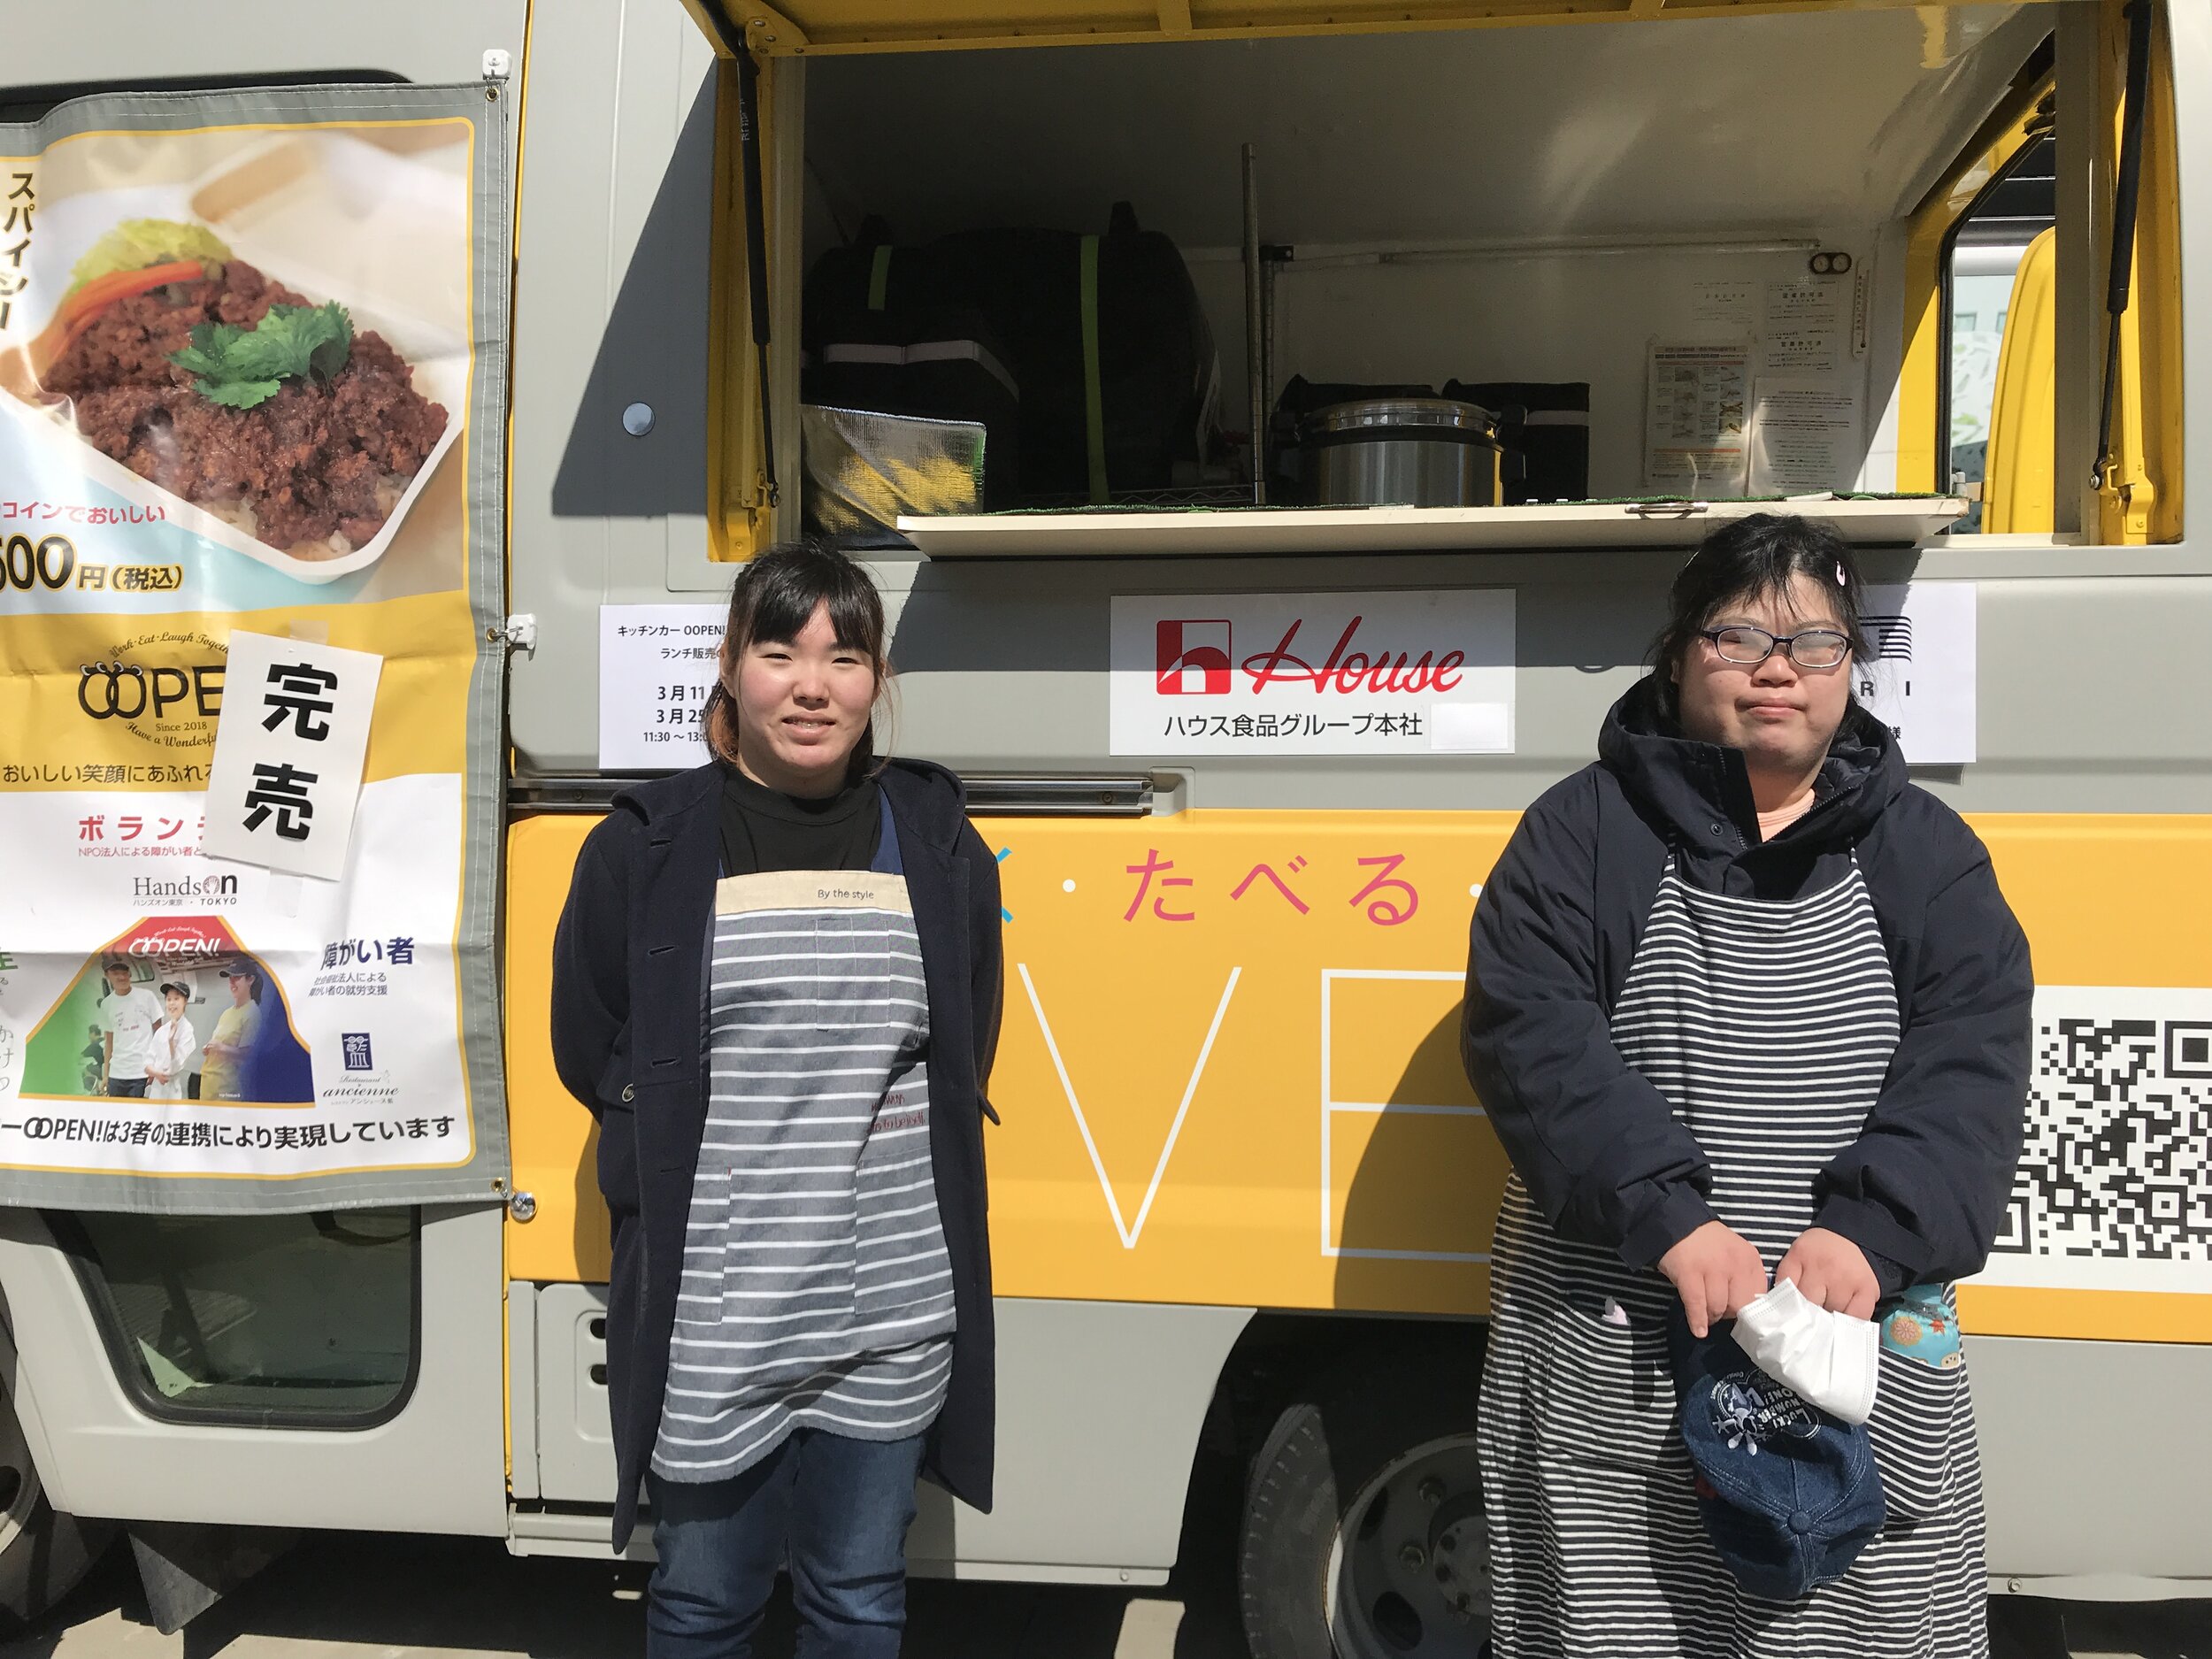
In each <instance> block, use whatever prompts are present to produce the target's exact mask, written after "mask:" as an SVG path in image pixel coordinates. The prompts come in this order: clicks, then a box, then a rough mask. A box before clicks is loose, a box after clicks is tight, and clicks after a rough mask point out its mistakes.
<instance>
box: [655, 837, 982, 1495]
mask: <svg viewBox="0 0 2212 1659" xmlns="http://www.w3.org/2000/svg"><path fill="white" fill-rule="evenodd" d="M881 848H882V850H881V851H880V852H879V855H878V856H877V858H876V864H878V866H879V868H878V869H875V870H865V871H852V870H839V871H815V870H787V871H774V872H765V873H762V874H758V875H746V876H728V877H725V878H724V879H722V881H721V882H720V883H719V884H718V886H717V887H716V890H715V914H714V926H713V933H712V937H711V941H710V952H709V955H710V971H709V972H708V974H707V977H706V1002H707V1007H706V1010H705V1012H706V1046H707V1071H708V1078H709V1087H708V1095H707V1123H706V1131H705V1134H704V1136H703V1138H702V1140H701V1141H700V1147H699V1168H698V1173H697V1175H696V1176H695V1178H694V1179H693V1184H692V1192H691V1210H690V1216H689V1220H688V1226H687V1233H686V1235H685V1240H684V1272H683V1283H682V1285H681V1286H680V1290H679V1293H678V1296H677V1303H676V1325H675V1332H674V1335H673V1338H672V1342H671V1344H670V1348H669V1367H668V1391H667V1393H666V1394H665V1395H664V1398H663V1402H662V1406H661V1426H660V1436H659V1439H658V1441H657V1444H656V1445H655V1447H654V1450H653V1472H654V1473H655V1474H657V1475H658V1476H659V1477H661V1479H664V1480H677V1481H710V1480H727V1479H733V1477H735V1476H737V1475H739V1474H741V1473H743V1472H744V1471H746V1470H747V1469H749V1468H750V1467H751V1466H752V1465H753V1464H755V1463H758V1462H759V1461H760V1460H761V1459H762V1458H764V1457H765V1456H766V1455H768V1454H769V1453H770V1452H772V1451H773V1450H774V1449H775V1448H777V1447H778V1446H779V1445H780V1444H782V1442H783V1441H784V1440H785V1439H786V1438H787V1437H788V1436H789V1434H790V1433H791V1432H792V1431H793V1430H794V1429H797V1428H818V1429H823V1430H826V1431H828V1432H831V1433H833V1434H841V1435H846V1436H848V1437H849V1438H852V1439H856V1440H903V1439H905V1438H906V1437H908V1436H910V1435H915V1434H919V1433H921V1432H923V1431H925V1430H926V1429H927V1428H928V1427H929V1425H930V1424H931V1423H932V1422H933V1421H934V1420H935V1419H936V1416H937V1412H938V1409H939V1408H940V1407H941V1406H942V1405H943V1403H944V1399H945V1386H946V1383H947V1381H948V1380H949V1379H950V1377H951V1374H952V1332H953V1292H952V1263H951V1260H950V1258H949V1256H947V1254H946V1251H945V1235H944V1229H943V1227H942V1226H941V1224H940V1222H939V1219H938V1214H937V1190H936V1181H935V1179H934V1178H933V1175H932V1173H931V1167H930V1136H929V1068H928V1061H927V1055H928V1047H929V997H928V993H927V991H926V988H925V986H924V983H923V978H922V950H921V941H920V938H919V936H918V934H917V933H916V932H915V930H914V913H913V909H912V906H911V905H910V903H909V902H908V898H907V891H906V878H905V876H904V875H903V874H902V873H901V872H900V864H899V856H898V838H897V833H896V832H895V829H894V828H893V826H892V824H891V819H890V812H889V809H888V807H886V808H885V810H884V821H883V835H882V841H881Z"/></svg>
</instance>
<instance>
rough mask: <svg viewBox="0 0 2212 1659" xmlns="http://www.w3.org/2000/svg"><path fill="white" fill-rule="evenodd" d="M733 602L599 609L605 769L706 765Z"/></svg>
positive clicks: (645, 769)
mask: <svg viewBox="0 0 2212 1659" xmlns="http://www.w3.org/2000/svg"><path fill="white" fill-rule="evenodd" d="M728 615H729V607H728V606H727V605H719V604H714V605H698V604H688V605H687V604H667V605H602V606H600V607H599V767H600V770H601V771H603V772H681V771H682V770H683V769H684V768H686V767H687V766H701V765H704V764H706V763H707V761H708V760H709V759H710V758H711V757H710V755H709V754H708V752H707V740H706V733H705V730H704V728H703V726H701V724H700V722H701V721H702V719H703V718H704V717H705V714H706V708H707V694H708V693H709V692H710V691H711V690H713V689H714V680H715V674H716V672H717V669H718V663H719V660H720V656H719V654H720V652H721V649H722V630H723V626H724V624H725V623H726V620H727V618H728Z"/></svg>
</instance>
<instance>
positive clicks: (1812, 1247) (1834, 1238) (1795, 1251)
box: [1774, 1227, 1882, 1319]
mask: <svg viewBox="0 0 2212 1659" xmlns="http://www.w3.org/2000/svg"><path fill="white" fill-rule="evenodd" d="M1774 1277H1775V1278H1776V1279H1790V1280H1792V1281H1793V1282H1794V1283H1795V1284H1796V1286H1797V1289H1798V1294H1800V1295H1801V1296H1803V1297H1804V1298H1805V1300H1806V1301H1807V1302H1814V1303H1816V1304H1817V1305H1818V1306H1820V1307H1823V1308H1825V1309H1827V1310H1828V1311H1829V1312H1831V1313H1847V1314H1849V1315H1850V1316H1851V1317H1853V1318H1854V1319H1870V1318H1872V1317H1874V1304H1875V1303H1876V1302H1879V1301H1881V1299H1882V1286H1881V1281H1880V1280H1878V1279H1876V1278H1875V1277H1874V1269H1873V1267H1872V1266H1871V1265H1870V1263H1868V1261H1867V1259H1866V1252H1865V1251H1863V1250H1862V1249H1860V1248H1859V1247H1858V1246H1857V1245H1855V1244H1854V1243H1852V1242H1851V1240H1848V1239H1847V1238H1845V1237H1844V1236H1843V1234H1841V1233H1831V1232H1830V1231H1829V1230H1828V1229H1827V1228H1825V1227H1808V1228H1806V1229H1805V1231H1804V1232H1802V1233H1799V1234H1798V1235H1797V1242H1796V1243H1795V1244H1793V1245H1791V1246H1790V1248H1789V1250H1788V1253H1787V1254H1786V1255H1785V1256H1783V1257H1782V1259H1781V1261H1780V1262H1779V1263H1778V1264H1777V1265H1776V1267H1775V1270H1774Z"/></svg>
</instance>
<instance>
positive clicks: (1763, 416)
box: [1750, 380, 1859, 495]
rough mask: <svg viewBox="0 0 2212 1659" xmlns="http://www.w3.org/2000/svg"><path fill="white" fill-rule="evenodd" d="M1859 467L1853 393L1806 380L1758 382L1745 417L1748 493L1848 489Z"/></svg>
mask: <svg viewBox="0 0 2212 1659" xmlns="http://www.w3.org/2000/svg"><path fill="white" fill-rule="evenodd" d="M1858 471H1859V398H1858V394H1857V393H1856V392H1855V391H1852V390H1850V389H1848V388H1842V387H1835V386H1827V385H1823V384H1821V383H1820V382H1818V381H1809V380H1760V381H1759V382H1758V396H1756V397H1755V399H1754V400H1753V403H1752V417H1751V489H1750V493H1751V494H1752V495H1796V494H1799V493H1801V492H1803V491H1806V490H1832V489H1845V488H1849V486H1850V483H1851V480H1852V479H1854V478H1855V477H1856V476H1857V474H1858Z"/></svg>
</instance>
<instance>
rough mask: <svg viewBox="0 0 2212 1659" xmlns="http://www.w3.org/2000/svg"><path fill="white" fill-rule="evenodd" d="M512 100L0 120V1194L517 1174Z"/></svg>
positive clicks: (405, 1199) (62, 1201) (222, 1196)
mask: <svg viewBox="0 0 2212 1659" xmlns="http://www.w3.org/2000/svg"><path fill="white" fill-rule="evenodd" d="M504 107H505V106H504V104H503V100H502V99H501V98H500V97H498V96H493V97H487V96H486V91H485V88H483V87H482V86H481V85H472V86H467V87H446V88H437V87H398V86H375V87H352V88H345V87H338V88H269V89H259V90H255V91H250V92H216V93H190V94H128V95H116V96H97V97H91V98H85V99H81V100H78V101H75V102H72V103H68V104H62V105H59V106H58V107H57V108H56V109H55V110H54V111H51V112H50V114H49V115H48V116H47V117H46V118H45V119H42V120H41V121H40V122H38V123H37V124H35V125H33V126H17V127H0V224H4V229H0V844H4V845H5V847H6V848H7V852H8V856H7V874H6V879H5V880H4V881H0V1203H9V1204H21V1205H31V1204H36V1205H42V1206H50V1207H54V1208H60V1209H77V1210H149V1211H163V1212H169V1213H178V1214H192V1213H219V1212H233V1211H240V1210H269V1211H302V1210H329V1209H336V1208H342V1207H349V1206H354V1205H363V1204H409V1203H424V1202H455V1201H459V1200H466V1199H475V1200H482V1201H491V1200H495V1199H496V1198H497V1197H499V1196H500V1195H501V1194H503V1192H504V1184H505V1180H506V1177H507V1173H508V1171H507V1144H506V1132H505V1102H504V1100H503V1094H502V1087H501V1076H500V1057H499V1030H498V1013H497V1002H496V985H495V979H494V972H495V963H494V957H493V918H494V893H495V888H494V881H495V873H496V862H495V861H496V856H497V851H498V833H499V811H500V771H501V768H500V760H501V750H500V742H501V726H500V717H499V694H500V687H501V683H502V680H503V672H504V664H503V661H502V659H501V654H502V652H503V649H504V647H503V644H500V643H496V642H495V638H496V632H497V629H496V625H497V623H498V621H499V619H500V616H501V595H502V588H503V580H502V572H501V568H500V559H501V547H502V537H503V526H502V523H501V511H502V502H503V477H502V465H503V426H504V416H503V411H504V402H505V392H504V387H505V381H506V318H507V311H508V302H507V283H508V271H509V263H510V261H509V250H510V246H511V242H510V224H509V220H510V216H511V199H512V198H511V189H510V187H509V184H508V180H507V176H506V167H507V162H506V157H505V145H504V137H503V128H504V125H505V121H504ZM219 731H220V732H221V733H223V742H222V744H221V746H220V753H221V755H222V756H223V757H224V758H223V759H222V762H221V764H217V757H218V752H219V746H218V742H217V735H218V733H219Z"/></svg>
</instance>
